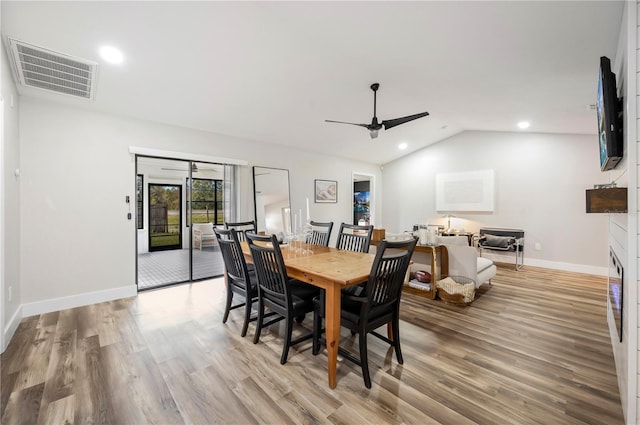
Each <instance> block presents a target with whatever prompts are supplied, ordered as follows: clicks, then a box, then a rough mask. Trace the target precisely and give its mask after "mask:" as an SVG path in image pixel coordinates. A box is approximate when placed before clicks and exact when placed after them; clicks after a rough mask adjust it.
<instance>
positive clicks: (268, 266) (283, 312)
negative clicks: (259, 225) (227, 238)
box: [246, 232, 320, 364]
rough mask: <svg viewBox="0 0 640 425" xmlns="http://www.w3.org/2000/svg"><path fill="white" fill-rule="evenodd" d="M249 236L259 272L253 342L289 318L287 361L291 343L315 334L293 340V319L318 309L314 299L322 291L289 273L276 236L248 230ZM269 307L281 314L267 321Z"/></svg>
mask: <svg viewBox="0 0 640 425" xmlns="http://www.w3.org/2000/svg"><path fill="white" fill-rule="evenodd" d="M246 237H247V243H248V244H249V249H250V250H251V257H252V259H253V264H254V266H255V270H256V274H257V275H258V322H257V325H256V333H255V336H254V338H253V343H254V344H257V343H258V341H259V340H260V333H261V331H262V329H263V328H265V327H267V326H269V325H271V324H272V323H275V322H276V321H279V320H285V321H286V329H285V340H284V347H283V349H282V356H281V357H280V363H281V364H285V363H286V362H287V357H288V355H289V348H290V347H291V346H293V345H296V344H298V343H300V342H303V341H306V340H308V339H311V338H312V337H313V332H312V333H309V334H306V335H303V336H301V337H299V338H297V339H295V340H293V341H292V340H291V336H292V333H293V319H294V318H299V317H302V318H304V315H305V314H306V313H310V312H312V311H313V310H314V308H313V299H314V297H316V296H318V294H319V292H320V290H319V289H318V288H316V287H314V286H312V285H309V284H306V283H304V282H300V281H299V280H295V279H290V278H289V276H287V269H286V267H285V264H284V258H283V257H282V251H280V245H279V244H278V240H277V238H276V236H275V235H269V236H266V235H256V234H255V233H250V232H248V233H246ZM256 242H258V243H256ZM265 307H268V308H269V310H271V311H272V312H275V313H276V314H277V315H279V316H280V317H279V318H276V319H274V320H272V321H270V322H269V323H263V322H264V308H265Z"/></svg>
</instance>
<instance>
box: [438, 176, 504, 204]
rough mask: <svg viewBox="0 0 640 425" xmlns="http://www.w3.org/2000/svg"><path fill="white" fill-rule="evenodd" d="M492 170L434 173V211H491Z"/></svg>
mask: <svg viewBox="0 0 640 425" xmlns="http://www.w3.org/2000/svg"><path fill="white" fill-rule="evenodd" d="M493 190H494V175H493V170H481V171H469V172H463V173H446V174H436V211H439V212H440V211H445V212H446V211H477V212H492V211H493V208H494V205H493V202H494V193H493Z"/></svg>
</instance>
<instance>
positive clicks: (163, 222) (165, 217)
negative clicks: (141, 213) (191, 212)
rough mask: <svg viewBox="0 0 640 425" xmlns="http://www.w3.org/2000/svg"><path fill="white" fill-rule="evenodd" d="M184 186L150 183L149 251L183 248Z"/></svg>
mask: <svg viewBox="0 0 640 425" xmlns="http://www.w3.org/2000/svg"><path fill="white" fill-rule="evenodd" d="M181 200H182V187H181V186H179V185H172V184H156V183H150V184H149V251H150V252H153V251H166V250H169V249H182V207H181V202H180V201H181Z"/></svg>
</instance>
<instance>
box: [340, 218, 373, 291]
mask: <svg viewBox="0 0 640 425" xmlns="http://www.w3.org/2000/svg"><path fill="white" fill-rule="evenodd" d="M372 234H373V226H372V225H369V226H358V225H355V224H346V223H342V224H340V231H339V232H338V240H337V241H336V248H338V249H344V250H347V251H355V252H364V253H368V252H369V246H370V245H371V235H372ZM363 290H364V282H363V283H362V284H361V285H356V286H349V287H347V288H344V289H343V290H342V292H344V293H347V294H352V295H360V293H362V291H363Z"/></svg>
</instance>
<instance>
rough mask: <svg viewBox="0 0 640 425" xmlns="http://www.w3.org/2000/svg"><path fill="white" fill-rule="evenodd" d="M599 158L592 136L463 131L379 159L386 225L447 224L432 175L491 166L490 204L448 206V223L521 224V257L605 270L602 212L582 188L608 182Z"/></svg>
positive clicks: (537, 262) (458, 225) (466, 226)
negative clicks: (488, 209) (469, 209)
mask: <svg viewBox="0 0 640 425" xmlns="http://www.w3.org/2000/svg"><path fill="white" fill-rule="evenodd" d="M595 119H596V118H595V114H594V123H595ZM594 126H595V124H594ZM598 161H599V159H598V143H597V138H596V136H581V135H557V134H531V133H498V132H479V131H468V132H464V133H461V134H459V135H456V136H453V137H451V138H449V139H447V140H445V141H442V142H440V143H437V144H434V145H431V146H429V147H427V148H425V149H423V150H421V151H419V152H417V153H414V154H411V155H409V156H407V157H404V158H401V159H399V160H396V161H394V162H392V163H389V164H386V165H385V166H384V171H383V183H382V186H383V188H382V192H383V193H384V195H385V197H384V205H383V208H382V212H383V216H384V224H385V226H384V227H385V228H386V229H387V231H391V232H400V231H403V230H410V229H411V227H412V225H413V224H417V223H421V224H426V223H430V224H445V225H446V219H445V218H443V217H442V215H443V213H441V212H437V211H436V210H435V176H436V174H438V173H452V172H462V171H475V170H494V171H495V210H494V211H493V212H492V213H462V212H460V213H453V214H454V215H455V216H456V218H453V219H452V220H451V226H452V227H454V228H458V229H461V228H464V229H465V230H467V231H474V232H477V230H478V229H479V228H480V227H487V226H491V227H507V228H519V229H523V230H524V231H525V256H524V262H525V264H528V265H534V266H541V267H547V268H555V269H562V270H573V271H579V272H585V273H591V274H602V275H605V274H606V272H607V269H606V267H607V254H608V250H607V246H608V243H607V216H606V215H604V214H586V212H585V190H586V189H590V188H592V187H593V185H594V184H597V183H604V182H606V181H607V179H606V175H605V174H604V173H601V172H600V168H599V162H598ZM535 243H539V244H540V246H541V249H540V250H539V251H537V250H535V249H534V246H535ZM487 256H489V254H487ZM494 258H496V259H502V260H503V261H510V262H513V261H514V259H513V255H510V256H508V257H497V256H495V255H494Z"/></svg>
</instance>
